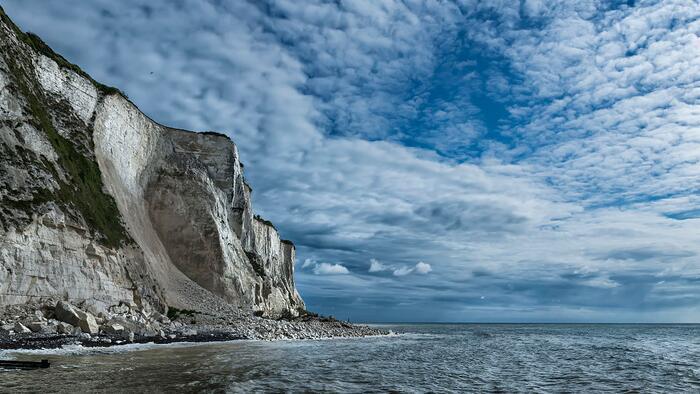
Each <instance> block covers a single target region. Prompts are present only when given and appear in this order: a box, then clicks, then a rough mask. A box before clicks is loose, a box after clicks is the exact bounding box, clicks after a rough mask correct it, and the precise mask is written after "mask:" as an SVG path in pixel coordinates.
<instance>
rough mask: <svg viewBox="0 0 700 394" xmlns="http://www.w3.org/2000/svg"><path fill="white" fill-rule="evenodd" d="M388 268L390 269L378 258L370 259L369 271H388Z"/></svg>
mask: <svg viewBox="0 0 700 394" xmlns="http://www.w3.org/2000/svg"><path fill="white" fill-rule="evenodd" d="M388 269H389V267H387V266H385V265H384V264H382V263H380V262H379V261H378V260H376V259H370V266H369V271H368V272H381V271H386V270H388Z"/></svg>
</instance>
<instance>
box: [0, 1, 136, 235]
mask: <svg viewBox="0 0 700 394" xmlns="http://www.w3.org/2000/svg"><path fill="white" fill-rule="evenodd" d="M0 18H2V22H4V23H5V24H6V25H8V26H10V27H11V28H12V29H13V30H14V32H15V34H16V35H17V37H18V38H19V39H20V40H21V41H22V42H24V43H25V44H27V45H29V46H30V47H31V48H34V49H35V50H37V51H39V52H40V53H43V54H44V55H46V56H49V57H51V58H52V59H54V60H56V62H57V63H58V64H59V65H60V66H61V67H66V68H69V69H71V70H73V71H75V72H76V73H79V74H80V75H83V76H85V77H86V78H89V79H90V80H91V81H93V83H95V84H96V86H97V87H98V88H99V89H100V90H101V91H102V92H103V93H105V94H109V93H115V92H118V91H117V90H116V89H114V88H109V87H107V86H105V85H101V84H98V83H97V82H95V81H94V80H93V79H92V78H90V77H89V76H88V75H87V74H85V72H83V71H82V70H80V68H79V67H78V66H75V65H73V64H71V63H69V62H68V61H66V60H65V59H64V58H63V57H61V56H60V55H58V54H56V53H55V52H53V51H52V50H51V48H49V47H48V46H47V45H46V44H45V43H44V42H43V41H41V39H39V37H37V36H35V35H33V34H25V33H23V32H21V31H20V30H19V29H18V28H17V26H16V25H15V24H14V23H12V21H11V20H10V19H9V18H8V17H7V15H6V14H5V12H4V10H2V8H1V7H0ZM3 49H4V51H3V52H4V53H0V55H3V57H4V58H5V61H6V62H7V64H8V66H9V69H10V70H9V71H10V73H11V76H12V79H13V82H14V84H15V85H16V87H17V88H18V90H19V92H20V93H21V94H22V96H23V97H24V98H25V100H26V101H27V104H28V107H29V108H28V110H29V113H30V116H31V122H32V123H34V125H35V126H36V127H37V128H38V129H39V130H41V131H43V132H44V133H45V134H46V137H47V139H48V140H49V142H50V143H51V145H52V147H53V149H54V150H55V151H56V154H57V155H58V165H59V166H60V167H61V168H62V169H63V172H64V174H65V175H66V177H67V178H68V181H67V182H64V181H62V180H61V178H60V176H59V174H58V172H57V171H56V169H55V168H54V166H53V165H52V164H51V163H49V162H47V161H46V160H42V161H41V163H38V164H41V165H43V166H45V167H47V169H48V170H49V171H50V172H52V173H53V174H54V179H55V180H56V181H57V182H59V188H58V189H57V190H53V191H51V190H41V191H39V192H37V193H36V194H35V195H34V196H33V197H34V199H33V200H32V201H27V202H26V204H25V206H26V208H27V209H35V208H37V207H38V206H40V205H41V204H43V203H45V202H48V201H54V202H56V203H58V204H59V205H63V206H70V207H72V208H74V209H75V210H77V211H78V212H80V214H81V216H82V217H83V219H84V220H85V221H86V223H87V225H88V226H89V227H90V228H91V229H93V230H97V231H98V232H99V233H100V234H101V235H102V236H103V238H102V239H101V242H102V243H103V244H104V245H105V246H108V247H117V246H119V244H120V243H121V242H122V241H127V240H129V236H128V234H127V232H126V231H125V230H124V227H123V225H122V223H121V214H120V213H119V210H118V208H117V204H116V202H115V201H114V198H112V196H110V195H108V194H106V193H105V192H104V185H103V183H102V175H101V172H100V168H99V166H98V164H97V162H96V161H95V160H94V159H92V158H90V157H86V156H85V155H83V154H82V153H80V152H79V151H78V149H77V148H76V145H75V144H74V143H73V142H71V141H70V140H68V139H66V138H65V137H63V136H62V135H60V134H59V133H58V131H57V130H56V128H55V127H54V124H53V122H52V119H51V115H50V113H49V108H52V109H53V110H60V107H61V106H60V105H53V106H52V107H50V106H49V104H48V100H47V98H46V97H45V95H44V93H43V90H42V89H41V87H40V86H39V84H38V82H37V81H36V78H35V77H34V72H33V64H32V62H31V59H29V58H28V57H27V55H26V54H24V53H22V52H21V51H20V50H17V49H15V48H11V46H10V45H5V46H3ZM3 203H5V202H3ZM15 205H16V204H15Z"/></svg>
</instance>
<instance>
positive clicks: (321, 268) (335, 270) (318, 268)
mask: <svg viewBox="0 0 700 394" xmlns="http://www.w3.org/2000/svg"><path fill="white" fill-rule="evenodd" d="M313 272H314V274H316V275H346V274H349V273H350V271H348V269H347V268H345V267H344V266H342V265H340V264H329V263H321V264H316V265H315V266H314V268H313Z"/></svg>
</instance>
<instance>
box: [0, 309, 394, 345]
mask: <svg viewBox="0 0 700 394" xmlns="http://www.w3.org/2000/svg"><path fill="white" fill-rule="evenodd" d="M171 317H172V319H171V318H169V317H168V316H165V315H163V314H161V313H159V312H157V311H146V310H143V309H141V308H139V307H138V306H137V305H133V304H129V303H126V302H121V303H119V304H117V305H112V306H110V307H108V308H106V309H104V310H98V308H96V307H95V306H93V305H89V304H87V303H82V304H79V305H73V304H70V303H68V302H65V301H55V300H53V299H46V300H41V301H37V302H33V303H29V304H22V305H11V306H7V307H4V308H3V309H0V349H2V348H53V347H60V346H62V345H66V344H71V343H79V344H82V345H84V346H112V345H119V344H125V343H132V342H139V343H144V342H155V343H169V342H180V341H186V342H202V341H220V340H233V339H260V340H277V339H319V338H330V337H361V336H369V335H382V334H386V332H384V331H382V330H378V329H374V328H371V327H367V326H358V325H351V324H348V323H345V322H341V321H337V320H335V319H332V318H319V317H317V316H313V315H305V316H302V317H296V318H293V319H290V320H272V319H265V318H261V317H257V316H253V315H252V314H247V313H237V314H236V313H230V312H227V313H222V314H212V313H201V312H196V311H179V310H176V309H174V310H171Z"/></svg>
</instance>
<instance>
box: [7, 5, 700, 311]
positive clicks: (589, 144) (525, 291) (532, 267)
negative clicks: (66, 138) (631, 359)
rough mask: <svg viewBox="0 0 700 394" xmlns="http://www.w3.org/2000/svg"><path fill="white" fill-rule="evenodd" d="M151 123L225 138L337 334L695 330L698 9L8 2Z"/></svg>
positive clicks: (699, 266) (699, 261)
mask: <svg viewBox="0 0 700 394" xmlns="http://www.w3.org/2000/svg"><path fill="white" fill-rule="evenodd" d="M2 5H3V6H4V7H5V9H6V11H7V12H8V13H9V14H10V16H12V17H13V18H15V20H17V21H18V23H19V24H20V26H21V27H22V28H24V29H26V30H31V31H34V32H36V33H38V34H40V35H41V36H42V37H44V38H45V39H46V41H48V42H49V44H51V45H52V46H53V47H54V48H55V49H56V50H58V51H59V52H61V53H62V54H64V55H66V57H67V58H68V59H70V60H71V61H73V62H76V63H78V64H80V65H81V66H83V67H84V68H85V69H86V70H87V71H88V72H90V73H91V74H92V75H93V76H94V77H96V78H97V79H98V80H101V81H103V82H105V83H109V84H112V85H116V86H119V87H120V88H122V89H123V90H124V91H125V92H126V93H127V94H128V95H129V96H130V97H131V98H132V100H133V101H134V102H135V103H137V104H138V105H139V106H140V107H141V108H142V109H143V110H144V111H145V112H147V113H148V114H150V115H151V116H152V117H154V118H155V119H158V120H159V121H161V122H163V123H166V124H169V125H173V126H177V127H184V128H190V129H197V130H223V131H226V132H227V133H228V134H229V135H230V136H231V137H233V139H234V140H235V141H236V142H237V144H238V145H239V148H240V150H241V152H242V155H243V158H244V161H245V162H246V164H247V165H246V170H247V172H248V177H249V179H250V181H251V183H252V185H253V187H254V189H255V193H254V194H255V195H254V198H255V203H256V206H257V207H258V209H260V210H261V211H262V212H263V214H264V216H266V217H267V218H269V219H270V220H272V221H273V222H275V223H276V224H277V225H278V227H279V228H280V229H281V231H282V234H283V236H285V237H286V238H290V239H292V240H294V241H295V242H296V244H297V246H298V254H299V264H298V265H297V280H298V284H299V287H300V291H301V293H302V295H303V296H304V298H305V299H306V300H307V303H308V304H309V306H310V308H311V309H315V310H319V311H321V312H323V313H326V314H334V315H336V316H338V317H341V318H346V317H351V318H352V319H353V320H378V321H381V320H413V321H415V320H452V321H455V320H456V321H479V320H489V321H561V320H564V321H585V320H595V321H698V320H700V286H699V282H700V242H699V241H700V231H699V227H698V226H699V225H700V198H699V197H698V192H699V189H700V164H699V163H698V159H700V131H699V130H700V106H699V105H698V103H699V102H700V38H699V37H698V33H699V32H700V19H699V17H700V7H698V6H697V4H696V3H695V2H694V1H690V0H689V1H675V0H669V1H662V2H657V1H654V2H651V1H576V2H573V1H561V2H558V1H520V2H517V1H502V2H501V1H489V2H477V1H455V2H444V1H427V0H426V1H419V0H415V1H408V0H407V1H394V0H383V1H375V0H371V1H370V0H367V1H359V0H357V1H337V2H321V1H319V2H314V1H307V2H303V4H302V2H296V1H284V0H269V1H250V2H246V1H200V0H196V1H195V0H191V1H186V0H183V1H165V0H151V1H136V0H129V1H120V2H114V1H107V0H96V1H91V2H83V1H77V0H73V1H61V2H55V1H33V2H26V1H19V0H9V1H8V0H5V1H3V2H2Z"/></svg>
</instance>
